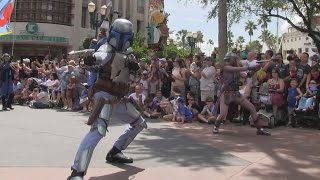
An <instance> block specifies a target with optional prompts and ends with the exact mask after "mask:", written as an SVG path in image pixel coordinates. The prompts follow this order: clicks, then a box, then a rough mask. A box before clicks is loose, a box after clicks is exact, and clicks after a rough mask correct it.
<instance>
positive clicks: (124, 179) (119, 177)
mask: <svg viewBox="0 0 320 180" xmlns="http://www.w3.org/2000/svg"><path fill="white" fill-rule="evenodd" d="M113 165H114V166H117V167H118V168H120V169H123V171H121V172H117V173H114V174H109V175H104V176H98V177H90V178H89V180H115V179H116V180H128V179H134V177H133V176H134V175H136V174H138V173H140V172H142V171H144V170H145V169H141V168H138V167H135V166H130V165H116V164H113Z"/></svg>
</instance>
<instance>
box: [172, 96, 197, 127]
mask: <svg viewBox="0 0 320 180" xmlns="http://www.w3.org/2000/svg"><path fill="white" fill-rule="evenodd" d="M176 103H177V107H178V109H177V111H176V113H174V116H173V121H177V122H179V123H191V122H192V112H191V111H190V109H189V108H188V107H187V106H186V102H185V100H184V99H183V97H178V98H177V100H176Z"/></svg>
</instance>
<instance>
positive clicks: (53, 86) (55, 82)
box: [44, 73, 60, 102]
mask: <svg viewBox="0 0 320 180" xmlns="http://www.w3.org/2000/svg"><path fill="white" fill-rule="evenodd" d="M44 84H45V85H46V86H48V89H49V93H50V98H51V100H52V101H53V102H58V101H59V100H60V81H59V79H58V75H57V74H56V73H51V74H50V77H49V79H48V80H47V81H46V82H45V83H44Z"/></svg>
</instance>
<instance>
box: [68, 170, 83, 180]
mask: <svg viewBox="0 0 320 180" xmlns="http://www.w3.org/2000/svg"><path fill="white" fill-rule="evenodd" d="M71 170H72V173H71V175H70V176H69V177H68V179H67V180H83V176H84V172H77V170H75V169H71Z"/></svg>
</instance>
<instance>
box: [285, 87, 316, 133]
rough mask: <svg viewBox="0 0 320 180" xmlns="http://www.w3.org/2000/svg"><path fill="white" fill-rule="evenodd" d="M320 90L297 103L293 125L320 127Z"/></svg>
mask: <svg viewBox="0 0 320 180" xmlns="http://www.w3.org/2000/svg"><path fill="white" fill-rule="evenodd" d="M319 103H320V91H318V92H317V93H316V95H314V96H309V97H304V98H303V99H300V101H299V102H298V103H297V108H296V109H295V110H294V116H293V117H292V122H291V123H292V126H293V127H296V126H297V125H300V126H303V127H316V128H318V129H320V110H319Z"/></svg>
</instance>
